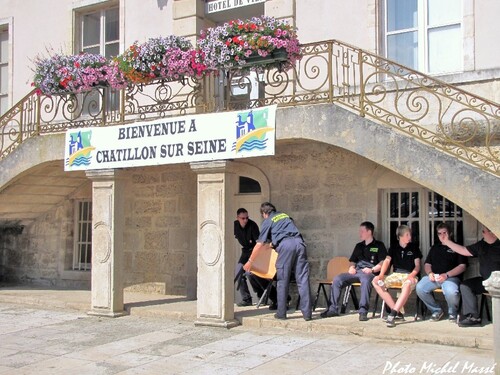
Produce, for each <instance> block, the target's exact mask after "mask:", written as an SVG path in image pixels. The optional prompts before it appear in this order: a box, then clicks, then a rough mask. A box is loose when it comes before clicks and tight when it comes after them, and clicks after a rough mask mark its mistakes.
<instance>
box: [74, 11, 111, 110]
mask: <svg viewBox="0 0 500 375" xmlns="http://www.w3.org/2000/svg"><path fill="white" fill-rule="evenodd" d="M77 19H79V27H78V30H79V37H78V41H77V45H76V49H77V50H78V51H77V52H80V51H81V52H88V53H94V54H100V55H103V56H105V57H107V58H110V57H112V56H117V55H118V54H119V52H120V51H119V49H120V22H119V9H118V7H113V8H107V9H100V10H94V11H92V12H88V13H81V14H80V17H79V18H77ZM105 95H106V101H107V103H108V104H109V106H108V109H111V110H117V109H118V108H119V107H120V103H119V93H118V92H116V91H113V90H108V89H107V90H106V91H105ZM87 100H88V102H89V103H92V102H93V101H97V102H98V101H99V100H98V95H97V93H96V94H95V95H94V96H92V97H90V98H88V99H87ZM88 111H89V109H88V108H84V109H83V112H84V113H87V112H88Z"/></svg>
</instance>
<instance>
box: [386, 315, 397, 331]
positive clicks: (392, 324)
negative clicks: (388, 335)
mask: <svg viewBox="0 0 500 375" xmlns="http://www.w3.org/2000/svg"><path fill="white" fill-rule="evenodd" d="M395 320H396V315H392V314H390V315H389V316H388V317H387V320H386V324H387V327H389V328H392V327H396V322H395Z"/></svg>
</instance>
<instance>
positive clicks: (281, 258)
mask: <svg viewBox="0 0 500 375" xmlns="http://www.w3.org/2000/svg"><path fill="white" fill-rule="evenodd" d="M260 213H261V214H262V217H263V218H264V222H263V223H262V226H261V231H260V236H259V238H258V239H257V244H256V245H255V247H254V249H253V251H252V255H251V256H250V258H249V260H248V262H247V263H246V264H245V265H244V266H243V268H244V269H245V271H247V272H248V271H250V268H251V263H252V261H253V259H254V258H255V257H257V256H258V253H259V251H260V250H261V248H262V247H263V244H264V243H271V245H272V247H274V248H275V249H276V252H277V253H278V259H277V260H276V272H277V280H278V312H277V313H276V314H275V315H274V317H275V318H277V319H286V310H287V297H288V289H289V286H290V276H291V274H292V272H293V271H295V280H296V282H297V287H298V289H299V296H300V311H302V315H303V317H304V319H305V320H306V321H308V320H311V319H312V318H311V315H312V308H311V290H310V289H309V262H308V261H307V252H306V245H305V243H304V240H303V239H302V235H301V234H300V232H299V230H298V229H297V227H296V226H295V224H294V222H293V220H292V219H291V218H290V216H288V215H287V214H285V213H282V212H276V207H274V206H273V205H272V204H271V203H269V202H265V203H262V205H261V206H260Z"/></svg>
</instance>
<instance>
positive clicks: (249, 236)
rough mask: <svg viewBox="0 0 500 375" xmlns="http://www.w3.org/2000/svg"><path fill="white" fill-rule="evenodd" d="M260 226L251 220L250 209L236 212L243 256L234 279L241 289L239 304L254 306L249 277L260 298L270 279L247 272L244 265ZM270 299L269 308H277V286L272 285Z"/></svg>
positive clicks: (235, 224)
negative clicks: (248, 282)
mask: <svg viewBox="0 0 500 375" xmlns="http://www.w3.org/2000/svg"><path fill="white" fill-rule="evenodd" d="M259 234H260V232H259V226H258V225H257V224H256V223H255V221H253V220H250V218H249V217H248V211H247V210H246V209H244V208H240V209H238V211H237V212H236V220H235V221H234V237H235V238H236V239H237V240H238V242H239V243H240V245H241V256H240V259H239V260H238V265H237V266H236V276H235V279H234V281H235V282H236V283H237V284H236V285H237V287H236V289H239V291H240V294H241V299H242V301H241V302H239V303H238V304H237V305H238V306H252V295H251V294H250V291H249V289H248V285H247V278H248V281H250V284H251V285H252V289H253V290H254V292H255V293H256V294H257V296H258V297H259V298H261V297H262V294H263V293H264V291H265V290H266V288H267V286H268V284H269V280H266V279H262V278H260V277H258V276H256V275H252V274H250V273H247V272H245V270H244V269H243V265H244V264H245V263H247V262H248V259H249V258H250V255H251V254H252V250H253V248H254V246H255V244H256V242H257V239H258V238H259ZM269 299H270V300H271V303H270V305H269V310H276V309H277V305H276V299H277V298H276V288H275V287H274V286H272V287H271V290H270V292H269Z"/></svg>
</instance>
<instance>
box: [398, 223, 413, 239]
mask: <svg viewBox="0 0 500 375" xmlns="http://www.w3.org/2000/svg"><path fill="white" fill-rule="evenodd" d="M406 233H410V234H411V229H410V227H409V226H408V225H400V226H399V227H398V228H397V229H396V237H397V238H398V240H399V239H400V238H401V237H403V236H404V235H405V234H406Z"/></svg>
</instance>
